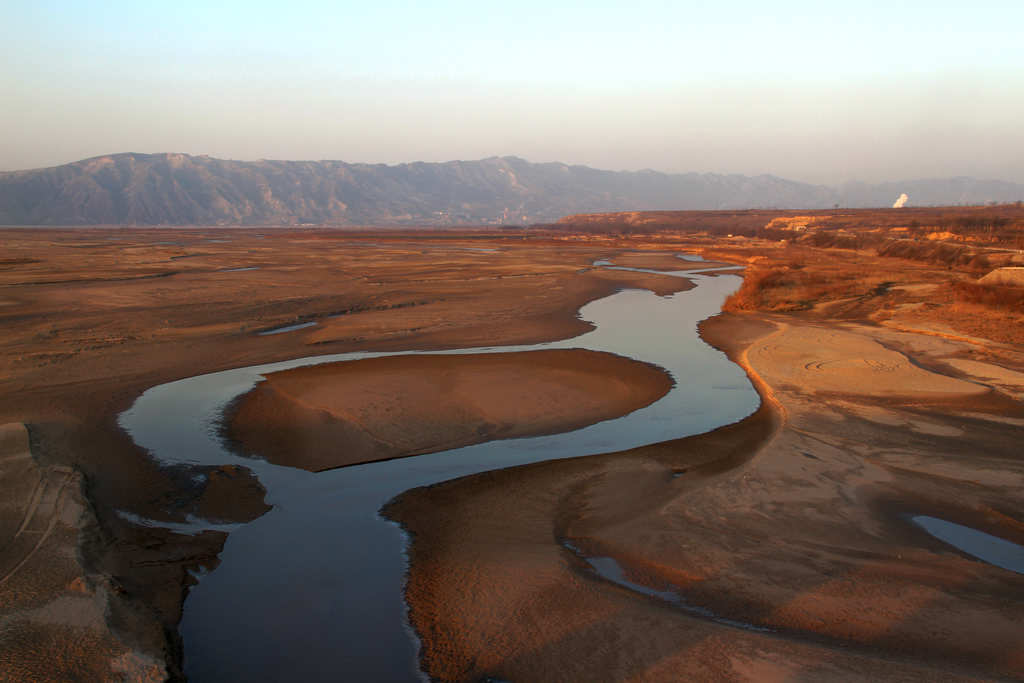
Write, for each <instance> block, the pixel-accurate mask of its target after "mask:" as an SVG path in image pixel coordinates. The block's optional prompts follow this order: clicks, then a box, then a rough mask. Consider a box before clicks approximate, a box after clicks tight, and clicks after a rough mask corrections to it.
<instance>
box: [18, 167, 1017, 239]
mask: <svg viewBox="0 0 1024 683" xmlns="http://www.w3.org/2000/svg"><path fill="white" fill-rule="evenodd" d="M901 193H907V194H908V195H909V197H910V201H909V203H908V206H914V205H917V206H925V205H952V204H983V203H989V202H1012V201H1018V200H1021V199H1024V185H1021V184H1015V183H1009V182H1004V181H999V180H978V179H975V178H967V177H960V178H945V179H931V180H908V181H904V182H890V183H881V184H867V183H848V184H845V185H842V186H839V187H829V186H825V185H813V184H808V183H801V182H795V181H792V180H786V179H783V178H778V177H776V176H771V175H758V176H744V175H733V174H729V175H720V174H712V173H661V172H658V171H603V170H598V169H593V168H589V167H586V166H570V165H566V164H561V163H530V162H528V161H525V160H523V159H520V158H517V157H491V158H488V159H481V160H479V161H450V162H446V163H424V162H417V163H409V164H398V165H393V166H388V165H384V164H352V163H345V162H342V161H269V160H260V161H231V160H225V159H215V158H212V157H208V156H191V155H188V154H135V153H124V154H112V155H108V156H101V157H94V158H91V159H85V160H82V161H76V162H74V163H70V164H65V165H63V166H56V167H52V168H42V169H32V170H25V171H11V172H3V173H0V225H301V224H314V225H376V226H386V225H424V226H442V225H487V224H511V225H526V224H534V223H546V222H551V221H554V220H557V219H558V218H560V217H562V216H565V215H568V214H579V213H591V212H608V211H628V210H670V209H679V210H706V209H746V208H784V209H820V208H831V207H833V206H835V205H839V206H842V207H849V208H861V207H884V206H891V205H892V203H893V202H894V201H895V200H896V198H897V197H899V195H900V194H901Z"/></svg>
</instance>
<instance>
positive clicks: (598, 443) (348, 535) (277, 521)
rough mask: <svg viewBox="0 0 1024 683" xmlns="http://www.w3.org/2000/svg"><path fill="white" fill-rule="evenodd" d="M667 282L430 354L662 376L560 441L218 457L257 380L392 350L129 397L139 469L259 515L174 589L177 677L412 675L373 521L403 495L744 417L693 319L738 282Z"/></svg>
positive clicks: (726, 278)
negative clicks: (403, 454)
mask: <svg viewBox="0 0 1024 683" xmlns="http://www.w3.org/2000/svg"><path fill="white" fill-rule="evenodd" d="M601 265H604V264H601ZM673 274H674V275H678V276H681V277H689V278H691V279H692V280H693V281H694V282H695V283H696V285H697V286H696V287H695V288H694V289H692V290H689V291H686V292H680V293H678V294H675V295H671V296H666V297H659V296H656V295H654V294H653V293H651V292H649V291H646V290H634V289H629V290H623V291H620V292H618V293H616V294H613V295H611V296H608V297H606V298H604V299H601V300H598V301H594V302H592V303H590V304H588V305H586V306H584V307H583V308H582V309H580V313H579V315H580V316H581V317H582V318H583V319H586V320H588V321H590V322H592V323H593V324H594V325H595V329H594V330H592V331H591V332H588V333H586V334H583V335H581V336H579V337H576V338H574V339H570V340H563V341H559V342H554V343H548V344H539V345H531V346H510V347H492V348H482V349H481V348H476V349H461V350H453V351H445V352H441V353H481V352H485V353H486V352H494V353H496V352H507V351H528V350H535V349H566V348H583V349H592V350H596V351H607V352H611V353H616V354H619V355H623V356H628V357H631V358H635V359H637V360H642V361H647V362H650V363H654V364H656V365H659V366H661V367H663V368H665V369H666V370H668V371H669V372H670V373H671V374H672V376H673V378H674V379H675V385H674V387H673V388H672V390H671V391H669V393H668V394H666V395H665V396H664V397H663V398H662V399H661V400H659V401H657V402H655V403H654V404H652V405H650V406H647V407H646V408H642V409H640V410H637V411H634V412H633V413H630V414H628V415H625V416H623V417H621V418H617V419H614V420H608V421H605V422H600V423H597V424H594V425H591V426H589V427H585V428H583V429H579V430H576V431H573V432H567V433H563V434H555V435H550V436H541V437H531V438H522V439H509V440H503V441H492V442H488V443H484V444H478V445H475V446H468V447H464V448H458V449H454V450H450V451H445V452H441V453H432V454H428V455H420V456H416V457H411V458H404V459H398V460H389V461H385V462H378V463H370V464H365V465H356V466H352V467H346V468H341V469H336V470H331V471H327V472H321V473H312V472H306V471H304V470H298V469H292V468H288V467H281V466H276V465H272V464H270V463H268V462H265V461H262V460H257V459H252V458H246V457H241V456H238V455H236V454H234V453H232V452H231V451H230V450H228V449H227V448H226V447H225V445H224V444H223V443H222V442H221V440H220V438H219V437H218V431H217V421H218V419H219V417H220V415H221V414H222V411H223V409H224V407H225V406H226V405H227V404H228V403H229V402H230V401H231V400H232V399H234V398H235V397H237V396H239V395H241V394H242V393H244V392H246V391H248V390H249V389H251V388H252V387H253V386H255V384H256V383H257V382H259V381H260V380H261V378H262V376H263V375H264V374H266V373H271V372H276V371H278V370H284V369H288V368H294V367H297V366H303V365H312V364H317V363H330V362H338V361H350V360H357V359H362V358H374V357H379V356H386V355H404V354H394V353H368V352H358V353H345V354H336V355H329V356H315V357H309V358H300V359H297V360H291V361H286V362H281V363H271V364H266V365H258V366H252V367H246V368H238V369H235V370H228V371H224V372H217V373H211V374H207V375H200V376H196V377H190V378H187V379H183V380H179V381H176V382H171V383H168V384H163V385H160V386H157V387H153V388H152V389H149V390H148V391H146V392H145V393H144V394H142V395H141V396H140V397H139V398H138V399H137V401H136V402H135V404H134V405H133V406H132V407H131V409H129V410H128V411H126V412H125V413H123V414H122V415H121V416H120V423H121V425H122V427H123V428H124V429H125V430H126V431H128V433H129V434H130V435H131V436H132V438H133V439H134V440H135V441H136V442H137V443H138V444H139V445H140V446H142V447H144V448H146V449H147V450H148V451H149V452H150V453H151V454H152V456H153V457H154V458H156V459H157V460H159V461H161V462H163V463H167V464H183V463H186V464H188V463H192V464H203V465H223V464H235V465H241V466H244V467H247V468H249V469H251V470H252V471H253V472H254V473H255V474H256V476H257V477H258V478H259V480H260V482H261V483H262V484H263V486H264V487H265V488H266V490H267V502H268V503H270V504H272V505H273V509H272V510H270V511H269V512H268V513H267V514H265V515H263V516H262V517H260V518H258V519H256V520H254V521H253V522H250V523H249V524H245V525H241V526H239V527H238V528H233V529H232V530H231V534H230V535H229V537H228V540H227V542H226V544H225V546H224V550H223V552H222V553H221V558H220V559H221V563H220V565H219V566H218V567H217V569H216V570H214V571H212V572H210V573H208V574H206V575H203V576H202V577H201V578H200V581H199V584H198V585H197V586H195V587H193V589H192V590H191V592H190V593H189V596H188V599H187V600H186V602H185V606H184V615H183V618H182V623H181V627H180V628H181V634H182V638H183V640H184V647H185V672H186V674H187V675H188V677H189V679H190V680H193V681H220V680H247V681H257V680H296V681H299V680H301V681H320V680H323V681H328V680H329V681H334V680H339V678H344V679H347V680H419V679H422V678H424V675H423V674H422V673H421V672H420V671H419V668H418V663H417V660H418V641H417V639H416V636H415V633H414V632H413V631H412V629H411V628H410V627H409V624H408V620H407V615H406V605H405V601H404V591H403V587H404V580H405V573H406V569H407V559H406V555H405V549H406V545H407V538H406V537H405V534H404V532H403V531H402V530H401V529H400V528H399V527H398V526H397V525H395V524H394V523H392V522H390V521H388V520H386V519H384V518H382V517H381V516H380V515H379V514H378V510H379V509H380V508H381V506H382V505H384V504H385V503H386V502H387V501H389V500H391V499H392V498H394V497H395V496H396V495H398V494H400V493H402V492H403V491H406V490H408V489H410V488H413V487H417V486H424V485H429V484H433V483H437V482H440V481H445V480H448V479H453V478H456V477H462V476H465V475H470V474H474V473H477V472H481V471H485V470H492V469H498V468H503V467H511V466H515V465H522V464H526V463H532V462H538V461H542V460H550V459H554V458H569V457H579V456H585V455H590V454H595V453H604V452H610V451H616V450H620V449H626V448H632V447H635V446H639V445H643V444H648V443H655V442H658V441H664V440H667V439H674V438H678V437H682V436H687V435H691V434H697V433H701V432H705V431H708V430H710V429H714V428H715V427H718V426H721V425H724V424H728V423H731V422H736V421H737V420H740V419H742V418H744V417H746V416H747V415H749V414H750V413H752V412H753V411H754V410H755V409H756V408H757V406H758V403H759V399H758V397H757V394H756V393H755V392H754V390H753V388H752V387H751V385H750V383H749V381H748V380H747V377H746V375H745V374H744V373H743V371H742V370H741V369H740V368H739V367H738V366H736V365H735V364H733V363H732V362H730V361H729V360H728V359H727V358H726V357H725V355H724V354H722V353H721V352H719V351H717V350H715V349H712V348H711V347H709V346H708V345H707V344H705V343H704V342H703V341H702V340H701V339H700V338H699V337H698V335H697V323H698V322H699V321H701V320H703V319H704V318H707V317H709V316H711V315H714V314H715V313H717V312H718V311H719V310H720V307H721V304H722V301H723V300H724V299H725V297H726V296H727V295H728V294H730V293H731V292H732V291H734V290H735V289H736V288H737V287H738V286H739V283H740V278H739V277H738V276H736V275H734V274H720V275H716V276H710V275H698V274H693V273H692V272H688V271H678V272H676V273H673ZM203 528H216V525H210V524H204V523H203V522H202V521H201V520H196V521H195V523H194V524H193V525H192V527H191V529H192V530H193V531H199V530H201V529H203Z"/></svg>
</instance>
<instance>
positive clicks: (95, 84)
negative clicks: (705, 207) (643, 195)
mask: <svg viewBox="0 0 1024 683" xmlns="http://www.w3.org/2000/svg"><path fill="white" fill-rule="evenodd" d="M488 5H489V3H481V2H461V1H457V0H435V1H434V2H412V1H407V2H396V1H393V0H377V1H375V2H366V1H365V0H363V1H361V2H358V3H355V2H352V3H350V2H326V1H323V2H321V1H317V0H289V2H263V1H261V0H247V1H246V2H235V1H228V2H216V0H206V1H203V2H198V1H194V0H178V1H177V2H173V3H170V2H160V1H153V2H148V3H140V2H137V1H133V2H124V1H122V0H106V1H105V2H95V1H94V2H73V1H64V2H53V1H48V0H36V1H34V2H29V1H28V0H7V1H6V2H0V131H2V132H0V170H14V169H21V168H35V167H42V166H53V165H58V164H61V163H67V162H70V161H75V160H78V159H82V158H86V157H91V156H98V155H103V154H110V153H115V152H129V151H130V152H185V153H189V154H209V155H210V156H215V157H220V158H227V159H243V160H244V159H259V158H267V159H340V160H344V161H350V162H372V163H389V164H393V163H401V162H410V161H447V160H452V159H480V158H484V157H489V156H496V155H498V156H503V155H515V156H520V157H523V158H525V159H528V160H530V161H560V162H564V163H570V164H586V165H589V166H594V167H598V168H607V169H615V170H636V169H642V168H651V169H655V170H660V171H667V172H690V171H697V172H713V173H742V174H746V175H757V174H761V173H770V174H773V175H778V176H782V177H786V178H791V179H794V180H802V181H807V182H816V183H826V184H835V183H840V182H845V181H849V180H862V181H867V182H879V181H884V180H900V179H910V178H924V177H948V176H957V175H973V176H978V177H984V178H1000V179H1004V180H1010V181H1014V182H1024V153H1022V151H1024V125H1022V123H1021V122H1022V121H1024V40H1021V36H1022V35H1024V2H1020V1H1019V0H1014V1H1002V2H994V1H992V0H977V1H975V2H972V3H965V2H955V3H954V2H946V1H945V0H931V1H929V2H919V1H917V0H906V1H904V2H898V3H893V2H870V1H864V0H861V1H858V2H849V1H847V2H841V3H840V2H821V0H818V1H816V2H802V1H790V0H778V1H776V2H773V3H765V2H759V1H753V0H750V1H732V2H730V1H727V0H722V1H719V2H683V1H678V2H661V1H655V0H630V2H623V1H621V0H620V1H619V2H603V1H600V0H594V1H591V2H586V3H584V2H558V1H557V0H547V1H544V2H541V1H539V0H520V1H519V2H515V3H503V4H501V5H500V6H495V7H489V6H488Z"/></svg>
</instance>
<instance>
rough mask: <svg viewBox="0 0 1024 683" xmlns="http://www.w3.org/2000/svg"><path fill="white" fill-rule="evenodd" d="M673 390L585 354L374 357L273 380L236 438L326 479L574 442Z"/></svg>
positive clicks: (667, 380) (233, 432)
mask: <svg viewBox="0 0 1024 683" xmlns="http://www.w3.org/2000/svg"><path fill="white" fill-rule="evenodd" d="M671 386H672V379H671V377H670V376H669V375H668V374H666V373H665V372H664V371H663V370H661V369H659V368H657V367H655V366H653V365H648V364H646V363H638V362H636V361H632V360H629V359H627V358H623V357H621V356H615V355H612V354H608V353H599V352H595V351H586V350H582V349H576V350H552V351H532V352H524V353H500V354H467V355H458V356H451V355H449V356H439V355H432V356H393V357H385V358H373V359H367V360H361V361H353V362H348V363H337V364H328V365H316V366H311V367H305V368H296V369H293V370H285V371H282V372H276V373H273V374H270V375H268V376H267V379H266V381H264V382H261V383H260V384H259V385H257V387H256V388H255V389H253V390H252V391H250V392H249V393H248V394H246V395H245V396H243V397H242V398H241V399H239V400H238V402H237V403H236V404H235V406H234V409H233V410H232V411H231V412H232V415H231V417H230V418H229V420H228V421H227V427H226V429H225V432H226V434H227V436H228V437H229V438H230V439H232V440H233V441H234V442H235V443H237V444H238V445H239V446H240V447H241V448H242V449H243V450H245V451H246V452H250V453H253V454H255V455H258V456H262V457H265V458H267V459H268V460H270V461H271V462H273V463H276V464H280V465H288V466H290V467H301V468H303V469H307V470H313V471H318V470H324V469H330V468H332V467H341V466H343V465H351V464H355V463H360V462H370V461H374V460H385V459H388V458H397V457H402V456H407V455H413V454H419V453H432V452H435V451H441V450H448V449H452V448H459V447H461V446H468V445H470V444H473V443H482V442H484V441H490V440H492V439H509V438H518V437H525V436H538V435H541V434H556V433H558V432H567V431H572V430H574V429H579V428H581V427H584V426H586V425H588V424H593V423H595V422H600V421H603V420H608V419H611V418H613V417H619V416H620V415H624V414H626V413H629V412H632V411H633V410H636V409H638V408H642V407H643V406H646V405H650V404H651V403H653V402H654V401H656V400H658V399H659V398H661V397H662V396H664V395H665V394H666V393H667V392H668V390H669V389H670V388H671Z"/></svg>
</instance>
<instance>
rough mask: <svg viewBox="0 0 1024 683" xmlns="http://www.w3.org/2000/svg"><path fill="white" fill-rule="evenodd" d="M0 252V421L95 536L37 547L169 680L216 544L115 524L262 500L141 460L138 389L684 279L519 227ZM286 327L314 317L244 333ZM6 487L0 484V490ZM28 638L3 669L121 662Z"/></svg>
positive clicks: (52, 234) (503, 325)
mask: <svg viewBox="0 0 1024 683" xmlns="http://www.w3.org/2000/svg"><path fill="white" fill-rule="evenodd" d="M0 241H2V243H3V245H4V255H3V258H2V259H0V329H2V330H3V332H2V333H0V424H4V423H24V424H26V425H27V426H28V432H29V434H30V436H31V456H32V460H33V461H34V462H35V463H36V466H38V467H41V468H44V469H45V468H50V467H58V468H70V471H73V472H74V473H75V475H74V477H75V479H74V481H75V482H77V483H73V484H70V485H69V486H71V487H72V488H74V489H75V490H76V491H79V492H80V493H79V495H82V496H83V498H82V500H83V501H86V503H87V506H88V507H89V508H90V509H91V511H92V513H93V514H94V515H95V524H91V523H90V524H84V525H82V526H76V525H72V527H70V530H69V531H68V533H66V534H61V535H51V537H50V539H51V542H57V540H59V541H60V544H61V545H60V550H59V552H61V553H63V554H64V556H73V557H76V558H77V560H76V562H77V563H78V565H77V566H78V568H77V569H75V570H74V571H75V572H78V574H79V575H82V576H86V577H92V579H90V580H94V581H95V582H99V583H103V584H104V585H108V586H109V588H110V589H109V591H106V592H102V593H98V595H99V597H98V598H97V600H99V601H100V602H102V603H103V604H102V605H101V607H102V612H103V613H104V614H105V616H106V619H105V620H106V624H107V626H108V627H109V628H110V629H111V635H110V640H109V641H108V642H111V643H117V642H121V643H125V644H126V645H125V647H129V648H130V649H132V651H135V652H138V653H141V654H142V655H144V656H147V657H151V658H152V661H154V662H157V663H159V664H160V665H161V666H163V667H164V668H165V669H166V673H167V674H168V675H170V676H171V677H176V676H179V675H180V670H179V668H178V667H179V666H180V662H181V651H180V642H179V641H178V637H177V632H176V625H177V622H178V620H179V619H180V613H181V604H182V600H183V598H184V594H185V591H186V590H187V588H188V586H189V585H191V584H192V583H193V582H194V579H193V578H192V575H191V574H190V571H191V570H200V569H204V568H206V569H209V568H212V567H214V566H216V563H217V554H218V553H219V551H220V548H221V546H222V545H223V543H224V540H225V538H226V535H225V534H224V533H221V532H215V531H207V532H204V533H201V534H198V535H195V536H187V535H183V534H178V533H174V532H171V531H168V530H166V529H161V528H159V527H155V526H145V525H139V524H137V523H135V522H133V521H131V520H132V519H137V518H141V519H144V520H153V521H155V522H159V521H172V522H173V521H177V522H181V521H184V520H185V519H186V517H187V516H188V515H195V516H199V517H205V518H209V519H216V520H220V521H245V520H249V519H252V518H254V517H256V516H258V515H260V514H262V513H263V512H264V511H265V510H266V509H267V506H266V505H265V504H264V502H263V491H262V488H261V487H260V486H259V483H258V482H256V481H255V480H254V479H253V477H252V475H251V474H250V473H249V472H247V471H245V470H239V469H237V468H225V467H213V468H186V467H172V468H164V467H161V466H159V465H158V464H157V463H155V462H153V461H152V460H151V459H150V458H148V457H147V455H146V453H145V452H143V451H142V450H141V449H139V448H138V447H137V446H136V445H135V444H134V443H133V442H132V440H131V439H130V438H129V437H128V436H127V435H126V434H125V433H124V432H123V431H121V430H120V429H119V427H118V426H117V421H116V420H117V415H118V414H119V413H120V412H122V411H123V410H125V409H127V408H128V407H130V405H131V403H132V402H133V401H134V399H135V397H136V396H138V395H139V394H140V393H141V392H142V391H144V390H145V389H147V388H148V387H151V386H154V385H156V384H160V383H162V382H167V381H171V380H174V379H178V378H181V377H187V376H191V375H195V374H199V373H203V372H213V371H217V370H222V369H227V368H231V367H238V366H244V365H252V364H257V363H266V362H272V361H277V360H285V359H288V358H295V357H301V356H310V355H315V354H329V353H338V352H343V351H354V350H377V351H386V350H405V349H418V350H430V349H442V348H455V347H472V346H487V345H505V344H521V343H535V342H542V341H548V340H552V339H560V338H565V337H571V336H573V335H576V334H580V333H583V332H586V331H587V330H589V329H590V328H591V326H590V325H589V324H588V323H587V322H585V321H583V320H580V319H579V318H578V317H577V314H576V313H577V311H578V310H579V308H580V307H581V306H582V305H584V304H585V303H587V302H589V301H592V300H595V299H598V298H601V297H604V296H606V295H608V294H610V293H611V292H614V291H615V290H617V289H619V288H622V287H646V288H649V289H652V290H654V291H657V292H659V293H661V294H670V293H672V292H676V291H682V290H685V289H688V288H689V287H691V286H692V285H691V284H690V283H689V282H688V281H686V280H683V279H680V278H673V277H669V276H662V275H654V274H644V273H631V272H624V271H612V270H606V269H600V268H593V267H592V266H591V264H592V263H593V261H595V260H597V259H602V258H613V259H614V258H615V257H616V256H618V254H620V253H621V252H622V251H624V250H626V249H633V248H635V245H632V244H631V243H628V242H624V243H621V244H620V243H616V242H614V241H611V240H608V241H602V242H601V243H595V244H590V243H585V242H581V243H579V244H571V245H569V244H565V243H564V242H562V241H552V240H550V239H548V238H546V237H543V236H531V237H529V238H526V239H524V237H523V236H522V235H519V234H516V235H513V236H506V235H500V234H481V233H462V234H457V233H450V232H448V233H441V234H436V233H422V232H418V233H412V234H402V233H399V232H395V231H378V232H372V233H355V232H346V231H339V230H298V229H290V230H273V229H262V230H253V229H225V228H200V229H130V228H124V229H121V228H95V229H82V228H78V229H0ZM479 249H485V250H486V251H478V250H479ZM239 268H244V269H247V270H236V269H239ZM304 321H316V322H317V323H318V324H317V326H315V327H310V328H307V329H303V330H299V331H296V332H291V333H286V334H276V335H268V336H260V335H258V334H257V332H259V331H263V330H268V329H272V328H274V327H277V326H281V325H288V324H293V323H296V322H304ZM47 471H48V470H47ZM16 481H21V480H20V479H17V480H16V479H11V478H8V477H6V475H4V476H3V478H2V480H0V486H2V487H3V491H4V494H3V495H7V493H6V492H7V491H8V490H9V489H11V488H12V487H17V486H19V485H20V484H18V483H16ZM68 495H70V494H68ZM12 500H13V499H12ZM122 513H126V514H127V515H129V516H128V517H125V515H124V514H122ZM12 514H17V513H12ZM132 516H134V517H132ZM11 552H13V551H11ZM0 553H6V551H0ZM4 556H5V557H6V554H5V555H4ZM11 557H12V558H13V557H14V555H11ZM40 557H42V555H40ZM15 564H17V563H16V562H15ZM25 566H27V565H25ZM20 571H24V570H19V572H20ZM69 571H71V570H69ZM68 576H69V578H68V580H71V578H73V577H71V574H69V575H68ZM15 578H17V577H12V578H11V579H10V580H8V581H7V582H6V583H5V584H4V585H0V620H4V619H7V618H16V617H17V615H18V614H21V611H20V610H21V608H20V607H18V605H19V604H20V603H18V602H17V601H16V600H15V598H13V597H11V595H10V594H9V590H10V588H9V587H10V586H12V585H14V583H15ZM46 585H47V586H50V584H46ZM55 585H56V584H54V586H55ZM51 589H52V591H51ZM47 590H48V591H51V594H52V597H59V596H60V595H61V593H60V592H59V591H58V590H57V589H56V588H53V587H52V586H51V587H50V588H47ZM17 618H20V617H17ZM4 623H8V622H6V621H5V622H4ZM38 628H41V629H42V630H43V631H45V632H46V633H47V634H48V635H45V634H44V635H38V637H36V636H33V638H34V639H33V640H32V641H31V642H29V641H27V640H20V639H18V638H19V637H16V632H14V631H5V630H2V629H0V651H3V652H4V657H5V658H6V659H5V660H4V664H5V666H6V667H7V668H8V669H9V670H12V671H13V670H21V669H19V668H18V667H36V666H37V664H39V662H41V661H43V663H45V661H44V660H40V659H39V658H38V656H37V655H38V653H40V652H43V651H45V649H46V648H51V649H53V650H54V651H58V650H59V651H61V652H63V653H65V654H62V655H61V657H64V659H62V660H61V661H62V662H64V663H63V664H61V663H58V662H57V660H56V659H55V660H54V661H55V663H54V664H53V667H54V668H53V669H52V671H51V675H50V676H49V677H51V678H59V677H60V676H61V675H62V674H61V672H62V671H67V670H72V669H74V668H75V667H79V668H80V670H81V671H83V672H85V671H103V670H107V669H109V667H110V666H115V664H113V663H111V662H114V659H111V657H113V658H115V659H116V657H118V656H120V655H119V654H116V653H115V649H116V648H115V649H103V648H92V649H89V648H84V649H78V646H77V645H76V643H77V642H78V639H79V638H80V637H81V636H82V633H83V632H82V631H81V630H76V628H72V627H69V626H68V624H67V623H65V622H64V621H62V620H61V619H55V620H53V621H52V622H46V623H45V624H43V625H42V626H39V627H38ZM40 643H46V646H45V647H43V646H41V645H40ZM65 646H66V647H65ZM118 647H121V646H118ZM124 651H127V650H124ZM76 653H77V654H76ZM111 653H113V654H111ZM108 654H109V656H108ZM79 656H81V657H83V658H82V659H76V657H79ZM94 656H95V657H99V659H90V658H93V657H94ZM104 657H106V660H104V659H103V658H104ZM33 662H34V663H33ZM104 662H106V663H104ZM39 665H40V666H42V664H39ZM117 666H120V665H119V664H117ZM61 667H65V668H61ZM97 667H98V668H97ZM105 667H106V668H105ZM122 668H123V667H122ZM24 670H25V671H29V670H31V671H34V672H35V673H34V674H33V675H34V676H36V677H39V678H47V677H48V676H46V675H44V673H42V670H41V669H38V668H25V669H24ZM101 677H102V676H101ZM115 678H116V676H115Z"/></svg>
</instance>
